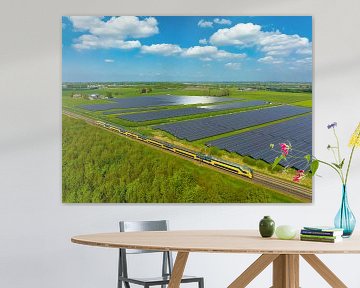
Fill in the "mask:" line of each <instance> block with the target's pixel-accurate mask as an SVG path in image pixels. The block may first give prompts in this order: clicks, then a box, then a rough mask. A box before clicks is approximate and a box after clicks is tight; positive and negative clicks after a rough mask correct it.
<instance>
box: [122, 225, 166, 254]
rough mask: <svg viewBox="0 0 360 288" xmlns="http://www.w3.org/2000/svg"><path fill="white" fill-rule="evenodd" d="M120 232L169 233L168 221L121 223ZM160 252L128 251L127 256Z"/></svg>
mask: <svg viewBox="0 0 360 288" xmlns="http://www.w3.org/2000/svg"><path fill="white" fill-rule="evenodd" d="M119 225H120V232H141V231H167V230H168V229H169V224H168V221H167V220H156V221H120V222H119ZM156 252H159V251H150V250H136V249H126V254H140V253H156Z"/></svg>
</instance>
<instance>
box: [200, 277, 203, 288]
mask: <svg viewBox="0 0 360 288" xmlns="http://www.w3.org/2000/svg"><path fill="white" fill-rule="evenodd" d="M199 288H204V279H200V280H199Z"/></svg>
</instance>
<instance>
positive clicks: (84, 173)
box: [63, 116, 298, 203]
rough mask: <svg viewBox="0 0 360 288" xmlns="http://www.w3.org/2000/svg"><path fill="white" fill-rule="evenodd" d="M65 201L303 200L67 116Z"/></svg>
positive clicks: (64, 126) (229, 201)
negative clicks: (201, 165)
mask: <svg viewBox="0 0 360 288" xmlns="http://www.w3.org/2000/svg"><path fill="white" fill-rule="evenodd" d="M63 202H65V203H109V202H112V203H126V202H128V203H150V202H151V203H154V202H155V203H247V202H249V203H264V202H273V203H276V202H281V203H284V202H298V200H296V199H293V198H292V197H288V196H286V195H283V194H281V193H277V192H275V191H272V190H269V189H267V188H264V187H261V186H257V185H253V184H251V183H248V182H246V181H243V180H241V179H237V178H235V177H231V176H228V175H224V174H222V173H220V172H217V171H214V170H211V169H208V168H205V167H200V166H198V165H196V164H194V163H192V162H190V161H187V160H184V159H181V158H179V157H177V156H175V155H170V154H167V153H163V152H161V151H159V150H157V149H154V148H151V147H148V146H145V145H143V144H141V143H137V142H135V141H132V140H129V139H126V138H123V137H120V136H117V135H115V134H113V133H109V132H108V131H105V130H103V129H101V128H98V127H93V126H90V125H88V124H86V123H85V122H83V121H81V120H75V119H72V118H69V117H67V116H63Z"/></svg>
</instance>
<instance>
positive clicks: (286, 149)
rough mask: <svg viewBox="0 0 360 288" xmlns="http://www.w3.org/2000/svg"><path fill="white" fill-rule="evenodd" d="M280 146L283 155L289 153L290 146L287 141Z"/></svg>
mask: <svg viewBox="0 0 360 288" xmlns="http://www.w3.org/2000/svg"><path fill="white" fill-rule="evenodd" d="M279 145H280V148H281V152H282V155H283V156H287V155H288V154H289V149H290V146H289V145H287V144H286V143H280V144H279Z"/></svg>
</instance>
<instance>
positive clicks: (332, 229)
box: [304, 226, 344, 232]
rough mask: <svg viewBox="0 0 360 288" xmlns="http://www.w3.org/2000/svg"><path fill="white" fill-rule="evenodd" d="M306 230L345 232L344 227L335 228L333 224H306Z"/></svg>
mask: <svg viewBox="0 0 360 288" xmlns="http://www.w3.org/2000/svg"><path fill="white" fill-rule="evenodd" d="M304 229H305V230H311V231H321V232H343V231H344V229H342V228H335V227H331V226H313V227H311V226H306V227H304Z"/></svg>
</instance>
